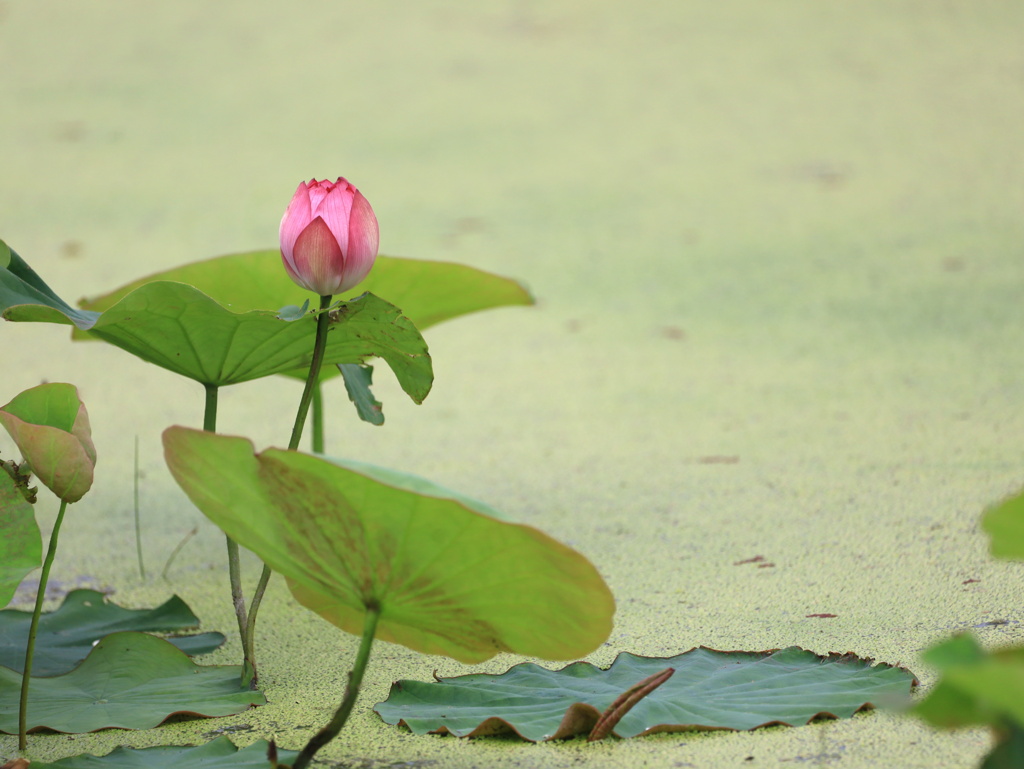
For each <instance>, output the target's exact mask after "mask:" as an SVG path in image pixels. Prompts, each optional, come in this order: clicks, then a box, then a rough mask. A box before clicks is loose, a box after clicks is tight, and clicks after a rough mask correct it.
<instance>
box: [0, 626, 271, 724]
mask: <svg viewBox="0 0 1024 769" xmlns="http://www.w3.org/2000/svg"><path fill="white" fill-rule="evenodd" d="M241 675H242V670H241V667H239V666H237V665H219V666H211V667H200V666H199V665H196V664H195V663H193V662H192V660H190V659H189V658H188V657H187V656H185V654H184V653H182V652H181V651H179V650H178V649H176V648H174V647H173V646H172V645H171V644H169V643H168V642H167V641H165V640H163V639H162V638H157V637H155V636H151V635H146V634H145V633H114V634H113V635H109V636H107V637H106V638H104V639H103V640H102V641H100V642H99V643H98V644H97V645H96V648H95V649H93V650H92V652H90V654H89V656H88V657H86V658H85V660H84V661H83V662H82V664H81V665H79V666H78V667H77V668H75V669H74V670H72V671H71V672H70V673H66V674H65V675H62V676H54V677H53V678H33V679H32V685H31V686H30V687H29V700H28V729H29V731H32V730H33V729H42V728H47V729H53V730H54V731H58V732H68V733H80V732H92V731H96V730H97V729H106V728H119V729H152V728H153V727H154V726H158V725H159V724H161V723H163V722H164V721H165V720H166V719H167V718H168V717H169V716H172V715H174V714H175V713H189V714H192V715H198V716H229V715H233V714H235V713H241V712H242V711H243V710H248V709H249V708H250V707H252V706H254V705H263V704H264V703H265V702H266V700H265V699H264V698H263V695H262V694H260V693H259V692H254V691H250V690H249V687H248V686H243V685H242V681H241ZM20 691H21V675H20V674H18V673H15V672H14V671H13V670H9V669H8V668H3V667H0V731H3V732H8V733H10V734H15V733H17V731H18V698H19V694H20Z"/></svg>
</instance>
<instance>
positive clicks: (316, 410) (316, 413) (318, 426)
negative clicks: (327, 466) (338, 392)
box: [310, 378, 324, 454]
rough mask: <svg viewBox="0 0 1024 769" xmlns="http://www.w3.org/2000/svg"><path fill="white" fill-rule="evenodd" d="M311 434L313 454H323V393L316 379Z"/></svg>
mask: <svg viewBox="0 0 1024 769" xmlns="http://www.w3.org/2000/svg"><path fill="white" fill-rule="evenodd" d="M312 411H313V434H312V435H311V436H310V437H311V438H312V445H313V453H314V454H323V453H324V392H323V387H322V384H321V382H320V380H319V378H318V379H317V383H316V384H315V385H314V386H313V408H312Z"/></svg>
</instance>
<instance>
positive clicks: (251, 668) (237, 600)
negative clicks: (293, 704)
mask: <svg viewBox="0 0 1024 769" xmlns="http://www.w3.org/2000/svg"><path fill="white" fill-rule="evenodd" d="M203 386H204V387H205V388H206V408H205V409H204V411H203V429H204V430H206V431H207V432H208V433H215V432H217V393H218V387H217V385H214V384H205V385H203ZM224 539H225V542H226V544H227V549H228V579H229V580H230V581H231V603H232V605H233V606H234V607H235V619H236V620H238V637H239V640H240V641H241V642H242V680H243V681H247V682H250V683H251V684H252V685H253V686H255V681H256V662H255V660H253V659H251V658H250V657H249V650H250V648H251V647H250V644H249V642H248V638H247V635H246V632H247V629H248V626H249V621H248V618H247V617H246V611H245V594H244V593H243V592H242V566H241V563H240V561H239V557H238V543H237V542H235V540H233V539H231V537H229V536H227V535H226V534H225V535H224Z"/></svg>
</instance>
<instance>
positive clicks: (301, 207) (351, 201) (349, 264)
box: [281, 177, 380, 296]
mask: <svg viewBox="0 0 1024 769" xmlns="http://www.w3.org/2000/svg"><path fill="white" fill-rule="evenodd" d="M379 243H380V233H379V231H378V229H377V217H376V216H374V215H373V209H372V208H370V204H369V203H368V202H367V200H366V198H364V197H363V196H362V194H360V192H359V190H357V189H356V188H355V187H353V186H352V185H351V184H349V183H348V182H347V181H346V180H345V179H342V178H340V177H339V178H338V181H336V182H328V181H322V182H318V181H317V180H316V179H313V180H312V181H310V182H308V183H307V182H302V184H300V185H299V188H298V189H297V190H295V195H294V196H293V197H292V202H291V203H289V204H288V210H287V211H285V212H284V217H283V218H282V219H281V259H282V260H283V261H284V268H285V269H286V270H287V271H288V275H289V277H291V279H292V280H294V281H295V282H296V283H298V284H299V285H300V286H302V287H303V288H305V289H308V290H310V291H312V292H314V293H315V294H317V295H319V296H333V295H334V294H340V293H342V292H344V291H348V290H349V289H350V288H352V287H353V286H355V285H357V284H359V283H360V281H362V280H363V278H365V277H366V276H367V274H368V273H369V272H370V268H371V267H373V260H374V259H376V258H377V247H378V245H379Z"/></svg>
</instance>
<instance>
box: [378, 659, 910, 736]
mask: <svg viewBox="0 0 1024 769" xmlns="http://www.w3.org/2000/svg"><path fill="white" fill-rule="evenodd" d="M669 668H671V669H674V670H675V673H674V675H671V676H670V677H668V678H667V680H665V681H664V682H663V683H661V685H660V686H658V687H657V688H655V689H654V690H653V691H651V692H650V693H649V694H647V695H646V696H645V697H644V698H643V699H640V700H639V702H637V703H636V704H635V705H634V706H633V707H632V709H631V710H629V711H628V712H627V713H626V714H625V715H624V716H623V717H622V719H621V720H620V721H619V722H618V725H617V726H616V728H615V729H614V731H613V733H614V734H616V735H618V736H619V737H636V736H639V735H644V734H652V733H654V732H667V731H690V730H697V729H733V730H737V731H739V730H748V729H757V728H759V727H762V726H769V725H786V726H799V725H802V724H806V723H808V722H810V721H812V720H814V719H815V718H821V717H830V718H849V717H850V716H852V715H853V714H854V713H856V712H858V711H860V710H864V709H866V708H870V707H873V706H874V705H875V704H878V703H879V702H880V701H884V702H886V703H889V702H892V701H894V700H904V701H905V700H906V699H907V697H908V695H909V694H910V691H911V689H912V687H913V686H914V685H915V684H916V683H917V682H916V679H915V678H914V675H913V674H912V673H911V672H910V671H908V670H906V669H904V668H900V667H894V666H891V665H883V664H877V665H876V664H873V661H872V660H868V659H862V658H860V657H857V656H855V655H853V654H842V655H840V654H830V655H828V656H819V655H817V654H814V653H813V652H810V651H807V650H806V649H800V648H797V647H790V648H788V649H777V650H773V651H764V652H723V651H716V650H714V649H707V648H705V647H698V648H696V649H691V650H690V651H688V652H685V653H683V654H679V655H676V656H675V657H654V658H652V657H640V656H637V655H634V654H629V653H628V652H623V653H622V654H619V656H618V657H616V659H615V661H614V662H613V663H612V665H611V667H609V668H608V669H601V668H598V667H595V666H594V665H591V664H590V663H587V662H575V663H573V664H571V665H569V666H567V667H565V668H562V669H561V670H548V669H546V668H542V667H540V666H538V665H535V664H533V663H523V664H520V665H516V666H514V667H512V668H511V669H509V670H508V671H506V672H505V673H503V674H501V675H484V674H474V675H467V676H459V677H456V678H444V679H439V680H438V681H437V682H436V683H424V682H421V681H398V682H397V683H395V684H393V685H392V687H391V693H390V695H389V697H388V699H387V700H386V701H384V702H381V703H378V704H377V705H376V706H375V707H374V710H375V711H376V712H377V713H378V714H379V715H380V717H381V718H382V719H384V721H385V722H387V723H389V724H401V725H405V726H407V727H409V728H410V729H411V730H412V731H413V732H415V733H416V734H426V733H438V734H443V733H451V734H454V735H456V736H459V737H475V736H480V735H485V734H498V733H502V732H515V733H516V734H518V735H519V736H520V737H522V738H523V739H525V740H529V741H531V742H540V741H544V740H555V739H565V738H568V737H572V736H574V735H576V734H587V733H589V732H590V731H591V729H593V727H594V725H595V724H596V723H597V722H598V719H599V717H600V715H601V713H602V712H604V711H605V710H606V709H607V708H608V707H609V705H611V704H612V703H613V702H615V701H616V699H617V698H618V697H619V696H620V695H621V694H622V693H623V692H625V691H626V690H628V689H630V688H631V687H634V686H635V685H636V684H637V683H638V682H641V681H643V680H644V679H647V678H650V677H653V676H655V675H656V674H658V673H659V672H661V673H664V672H665V671H666V669H669Z"/></svg>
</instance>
